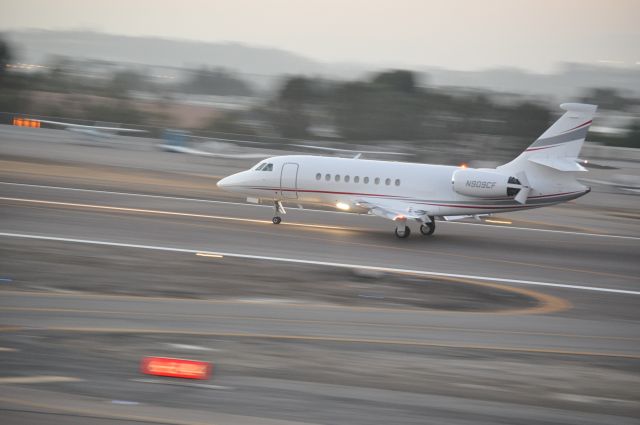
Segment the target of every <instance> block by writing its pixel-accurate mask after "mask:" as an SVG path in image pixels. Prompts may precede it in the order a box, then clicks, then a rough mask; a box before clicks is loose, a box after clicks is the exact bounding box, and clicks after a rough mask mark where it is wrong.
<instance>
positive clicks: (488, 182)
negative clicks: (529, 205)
mask: <svg viewBox="0 0 640 425" xmlns="http://www.w3.org/2000/svg"><path fill="white" fill-rule="evenodd" d="M451 183H453V190H455V191H456V192H457V193H459V194H461V195H467V196H475V197H478V198H497V197H501V196H516V195H517V194H518V192H520V189H521V188H522V184H521V183H520V180H518V179H517V178H515V177H511V176H508V175H506V174H501V173H498V172H496V171H485V170H474V169H463V170H457V171H455V172H454V173H453V178H452V180H451Z"/></svg>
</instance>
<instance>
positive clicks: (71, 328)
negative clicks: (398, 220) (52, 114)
mask: <svg viewBox="0 0 640 425" xmlns="http://www.w3.org/2000/svg"><path fill="white" fill-rule="evenodd" d="M0 130H2V129H0ZM5 130H6V129H5ZM13 130H14V129H9V130H6V132H5V133H4V138H3V139H0V140H2V145H1V150H0V155H2V156H0V161H2V163H3V164H4V165H5V166H4V167H3V170H0V178H1V181H0V223H1V225H0V233H1V234H0V240H1V241H2V242H3V245H4V249H5V252H6V253H8V254H11V255H5V256H4V257H5V258H11V259H12V263H11V264H8V263H5V264H3V265H2V273H3V274H2V276H0V280H2V279H4V280H2V281H3V284H2V290H1V292H0V293H1V294H2V296H1V297H0V312H1V313H0V314H1V316H0V317H1V320H0V325H2V326H3V328H2V333H1V334H0V348H4V349H5V350H2V349H0V358H3V364H5V365H7V366H5V367H3V373H2V375H4V376H7V377H14V376H30V377H33V376H35V377H36V378H34V382H33V383H31V384H15V383H6V384H4V383H3V381H2V377H0V391H1V393H0V408H1V409H4V410H5V412H7V414H8V415H9V414H10V415H11V416H9V417H11V418H12V419H11V420H12V421H14V422H15V423H37V421H38V417H39V416H38V415H44V417H46V418H47V421H48V422H57V423H72V422H71V421H77V422H78V423H82V418H85V419H86V420H87V421H89V422H92V423H103V422H104V423H114V422H116V423H133V422H135V421H138V422H140V421H141V422H151V423H265V424H266V423H285V422H284V421H291V422H292V423H293V422H296V423H363V424H364V423H367V424H370V423H381V424H382V423H461V424H462V423H498V422H503V423H581V424H582V423H594V424H597V423H634V421H635V419H636V418H637V417H638V416H639V415H640V408H639V405H638V398H637V389H638V388H640V327H639V326H638V325H639V323H638V321H639V319H640V314H639V313H638V305H639V302H638V301H639V300H640V286H639V285H638V275H639V272H640V266H639V265H638V260H640V257H639V252H640V250H639V248H640V229H639V226H637V218H636V214H637V206H638V203H637V202H638V201H637V199H638V198H636V197H634V196H630V195H620V194H613V193H606V192H602V193H598V192H596V193H593V194H592V196H591V195H590V196H591V199H586V198H585V200H584V201H582V200H578V201H577V202H575V203H572V204H569V205H565V206H558V207H551V208H548V209H544V210H539V211H531V212H522V213H518V214H514V215H504V216H500V217H496V220H497V221H498V223H495V224H493V225H487V224H474V223H438V227H437V230H436V235H434V236H433V237H429V238H427V237H422V236H419V235H417V233H418V232H415V233H414V235H415V236H414V235H412V237H411V238H409V239H407V240H398V239H396V238H395V237H394V236H393V235H392V225H390V223H389V222H387V221H385V220H381V219H378V218H375V217H371V216H358V215H354V214H344V213H335V212H328V211H316V210H309V209H306V210H297V209H289V210H288V214H287V215H286V216H284V222H283V224H281V225H279V226H275V225H273V224H271V221H270V218H271V214H272V211H271V208H270V207H265V206H255V205H248V204H244V203H243V202H242V200H241V199H237V198H231V197H229V196H228V195H226V194H222V193H220V192H218V191H217V190H216V189H215V180H216V178H217V176H220V175H224V174H228V173H229V172H233V170H234V169H237V168H239V167H243V166H245V164H244V163H243V162H240V161H238V162H233V161H232V162H230V163H229V162H227V163H219V162H216V161H212V162H211V163H208V164H207V163H203V162H201V161H200V160H198V161H197V162H196V163H192V162H190V161H189V160H188V159H185V158H184V157H182V156H179V157H178V159H177V160H174V158H176V156H175V155H171V154H167V153H162V152H157V151H155V150H154V149H153V148H152V147H151V145H148V144H145V142H141V141H136V143H139V144H136V145H131V146H134V147H133V148H132V147H131V146H125V147H123V146H118V147H116V148H114V147H104V146H103V147H96V146H91V145H89V146H87V145H86V144H78V143H75V142H69V141H66V140H65V139H64V138H60V139H59V140H58V139H55V138H53V140H58V142H56V143H57V144H56V143H54V142H51V139H47V140H45V139H39V138H38V137H36V136H34V135H37V134H38V133H35V132H30V133H29V137H26V136H24V135H22V136H21V137H22V138H18V137H16V135H15V133H14V132H13ZM1 134H3V133H2V132H0V135H1ZM55 135H56V136H57V137H61V136H60V134H59V132H56V133H55ZM52 145H55V146H56V147H59V148H60V149H54V151H55V152H57V153H55V154H54V156H55V158H53V159H52V158H47V157H46V154H43V153H42V152H43V151H47V150H49V151H51V149H52V148H51V146H52ZM38 146H40V147H41V148H42V149H40V150H38ZM44 147H46V149H44ZM61 151H62V152H65V155H66V156H64V155H62V156H61V154H60V152H61ZM129 154H130V155H129ZM100 155H101V156H102V159H103V162H104V164H103V165H102V166H98V165H95V163H96V162H98V161H99V160H100V159H99V156H100ZM118 158H126V159H124V160H123V162H119V161H118ZM106 164H108V165H106ZM165 165H166V166H165ZM101 167H102V168H101ZM93 169H95V170H96V172H95V173H93V172H92V170H93ZM163 182H164V183H166V184H164V183H163ZM612 200H613V201H614V202H612ZM500 223H511V224H500ZM16 252H20V253H21V254H20V255H16V254H15V253H16ZM198 254H200V256H198ZM203 254H204V255H203ZM170 262H176V263H186V264H188V267H189V271H188V272H184V273H183V274H179V275H178V274H175V275H174V274H172V273H171V272H170V271H168V272H167V270H166V268H161V267H160V265H159V264H164V263H170ZM225 262H226V263H225ZM228 263H233V264H234V267H241V268H242V267H244V268H246V269H247V270H253V271H254V273H255V274H254V275H252V276H253V279H256V280H257V281H258V286H259V285H260V283H261V284H262V285H264V286H268V285H270V284H271V285H274V286H278V285H280V282H278V281H280V280H285V281H286V280H292V281H294V282H295V280H296V279H300V280H302V278H301V277H300V276H301V275H305V273H311V274H312V275H313V278H312V280H315V281H317V285H315V286H314V287H313V289H309V290H308V293H307V294H300V293H296V292H295V291H291V290H286V291H285V290H284V289H278V290H277V291H280V292H277V291H276V292H277V294H276V295H277V296H271V295H270V296H269V297H261V296H260V295H259V294H255V291H256V289H255V288H256V286H255V284H256V282H251V284H252V285H254V286H251V287H249V286H248V282H245V281H243V280H242V279H237V281H236V284H237V286H238V288H235V289H236V291H237V292H234V293H233V294H232V295H228V296H220V295H219V294H217V295H215V296H214V295H206V293H197V294H196V293H190V294H189V295H185V294H182V295H175V294H171V293H168V292H167V293H164V294H162V293H161V294H158V293H153V295H152V296H146V297H145V296H140V295H144V291H145V290H144V289H143V288H145V286H143V282H142V280H141V278H142V277H143V276H145V279H149V280H150V281H151V282H153V279H157V281H158V285H160V284H162V285H163V286H162V287H163V288H164V287H166V286H164V285H167V284H169V285H171V283H172V282H175V284H174V286H175V288H176V289H180V287H181V286H182V287H184V288H190V287H193V286H194V285H195V284H196V280H198V282H200V281H202V280H203V279H204V282H207V281H208V280H207V279H208V278H207V276H210V284H211V285H212V286H215V285H217V283H216V282H217V280H216V274H218V275H219V276H220V277H221V276H222V274H223V273H228V270H227V269H224V265H225V264H228ZM276 263H277V269H275V268H270V267H272V266H270V264H276ZM127 264H128V265H129V266H128V268H125V267H127V266H126V265H127ZM154 265H155V266H154ZM273 267H276V266H273ZM302 267H306V268H304V269H303V268H302ZM35 269H38V270H35ZM129 270H136V273H132V274H130V276H131V278H130V279H129V280H127V277H126V276H127V273H126V272H128V271H129ZM225 270H227V271H225ZM233 270H236V269H233ZM260 270H263V271H264V279H260ZM8 271H10V274H9V273H8ZM196 271H197V273H198V275H197V277H196V276H195V274H191V272H193V273H195V272H196ZM234 273H237V272H235V271H234ZM354 273H355V274H354ZM47 274H48V275H49V276H47ZM330 274H331V275H332V276H333V275H337V276H339V277H340V279H343V281H344V286H349V285H352V286H353V287H354V288H358V290H357V291H356V292H354V294H357V295H354V296H355V297H356V300H355V301H354V300H350V299H347V298H348V296H349V295H348V294H349V292H340V293H339V294H338V293H337V292H336V296H335V297H334V298H333V299H326V298H320V297H319V296H318V295H316V294H315V292H317V293H318V294H319V293H322V292H323V284H324V283H326V285H327V292H332V291H334V289H332V288H334V287H335V288H338V287H339V286H340V285H339V284H338V285H336V286H332V285H333V283H331V285H330V284H329V280H330V278H329V275H330ZM256 275H257V277H255V276H256ZM109 276H113V279H112V280H110V279H109ZM203 276H204V277H203ZM354 276H365V277H364V278H362V277H361V278H356V277H354ZM381 276H385V278H386V279H387V280H388V281H390V282H391V283H388V284H386V285H387V286H384V287H383V286H382V285H381V283H378V284H377V285H378V288H377V289H376V282H381V279H382V278H381ZM394 276H397V278H396V279H397V281H398V282H397V284H398V285H400V280H401V278H400V277H401V276H402V279H405V278H408V277H410V278H412V279H415V282H412V283H411V284H412V285H414V289H413V290H411V286H409V287H408V288H409V289H408V291H409V292H411V291H413V296H414V297H417V296H420V297H424V296H433V297H436V292H433V293H431V294H429V292H428V291H430V290H433V291H435V287H436V285H435V282H436V281H437V282H438V284H439V285H440V286H439V287H441V286H442V282H445V281H446V282H448V283H450V284H451V285H469V287H470V288H471V287H474V288H476V287H477V288H478V291H479V292H478V293H475V292H472V291H470V292H469V294H468V296H469V301H468V302H469V303H471V302H472V299H471V298H472V297H474V296H480V295H479V294H480V292H481V291H484V292H482V294H484V295H483V296H486V297H488V298H491V299H493V300H494V304H495V303H504V306H503V308H496V307H495V305H493V304H492V307H491V308H487V309H486V310H485V311H475V312H469V311H461V310H460V309H455V308H451V307H442V308H437V306H433V305H432V306H430V307H429V308H422V307H420V306H418V305H413V306H408V305H404V304H400V303H399V302H398V301H397V300H398V299H400V298H398V296H397V295H395V293H394V292H393V288H392V287H393V285H394V283H393V280H394ZM305 277H306V278H309V276H305ZM333 278H334V277H332V279H333ZM65 279H66V280H68V281H69V282H70V283H73V288H72V289H70V288H69V286H68V285H65V283H64V282H65ZM358 279H365V280H364V281H363V280H358ZM367 279H368V280H367ZM430 279H435V280H430ZM443 279H444V280H443ZM167 282H168V283H167ZM403 282H404V281H403ZM430 282H431V283H430ZM83 283H84V287H85V288H86V289H83ZM98 283H100V285H98ZM405 283H406V282H405ZM405 283H403V284H405ZM107 284H108V285H107ZM145 284H148V283H145ZM137 285H139V286H140V290H139V291H137V292H135V294H137V295H138V296H132V295H123V294H130V293H131V292H126V291H127V288H129V287H134V288H135V287H136V286H137ZM389 285H390V286H389ZM418 285H420V290H421V291H423V290H424V291H427V292H425V293H423V292H418V289H417V288H418ZM430 286H431V287H433V288H430ZM243 288H245V289H243ZM278 288H280V286H278ZM363 288H364V289H363ZM425 288H426V289H425ZM238 294H240V295H238ZM363 294H364V295H365V296H364V297H361V296H360V295H363ZM392 294H393V297H396V298H393V297H392V296H391V295H392ZM505 294H506V295H505ZM509 294H512V297H513V298H514V301H513V302H515V298H516V297H527V300H529V301H526V300H525V301H521V302H520V301H519V302H520V304H518V306H517V307H509V302H510V301H509ZM405 295H406V294H405ZM405 295H403V296H405ZM437 296H442V294H440V293H438V294H437ZM447 296H453V295H451V294H448V295H447ZM455 296H456V297H459V296H460V295H459V294H458V295H455ZM496 300H498V301H496ZM458 301H459V302H460V303H461V304H464V296H462V298H460V299H458ZM522 303H524V304H522ZM514 305H515V304H514ZM170 344H173V345H170ZM185 347H192V348H185ZM193 347H199V348H195V349H194V348H193ZM154 353H155V354H158V355H160V354H174V355H179V356H181V357H189V356H191V357H198V358H206V359H211V360H213V361H214V362H215V363H216V365H217V366H216V367H217V368H219V369H220V374H219V375H216V376H215V377H214V380H213V381H212V382H210V384H211V385H214V386H216V387H215V388H214V387H211V388H205V387H197V386H189V384H185V385H187V386H186V387H185V386H176V384H177V383H176V382H174V381H166V380H164V381H162V380H160V381H153V380H152V381H140V379H141V378H143V377H141V376H140V375H139V374H138V373H137V362H138V361H139V359H140V357H141V356H142V355H149V354H154ZM39 376H45V377H46V376H62V377H70V378H73V379H75V380H72V381H68V382H62V381H60V382H57V381H56V382H46V379H45V380H44V381H38V378H37V377H39ZM7 382H10V381H7ZM114 400H115V401H116V403H113V401H114ZM119 400H120V401H124V402H125V403H118V402H117V401H119ZM129 402H131V403H129ZM65 415H67V416H65ZM105 421H106V422H105Z"/></svg>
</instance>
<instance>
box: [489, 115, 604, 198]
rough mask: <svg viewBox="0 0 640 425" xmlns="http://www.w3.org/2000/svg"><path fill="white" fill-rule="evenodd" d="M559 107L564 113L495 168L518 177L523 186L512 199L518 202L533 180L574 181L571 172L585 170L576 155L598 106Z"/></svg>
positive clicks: (524, 196)
mask: <svg viewBox="0 0 640 425" xmlns="http://www.w3.org/2000/svg"><path fill="white" fill-rule="evenodd" d="M560 107H561V108H562V109H564V110H565V111H566V112H565V113H564V115H562V116H561V117H560V118H559V119H558V120H557V121H556V122H555V123H554V124H553V125H552V126H551V127H549V129H547V131H545V132H544V133H543V134H542V136H540V137H538V139H537V140H536V141H535V142H533V143H532V144H531V146H529V147H528V148H527V149H526V150H525V151H524V152H522V153H521V154H520V155H519V156H518V157H517V158H516V159H514V160H513V161H511V162H509V163H508V164H505V165H502V166H500V167H498V168H497V169H498V170H499V171H502V172H508V173H510V174H511V175H515V176H517V178H518V179H519V180H520V182H521V183H522V186H523V188H522V190H521V191H520V193H518V196H516V198H515V199H516V201H518V202H520V203H522V204H524V203H526V200H527V197H528V195H529V193H530V192H531V190H532V189H533V188H535V186H536V184H540V185H542V184H543V183H545V185H546V184H547V183H548V182H549V181H550V180H555V181H558V182H560V181H563V182H568V181H575V172H580V171H586V169H585V168H584V167H583V166H582V165H580V163H579V162H580V160H579V158H578V157H579V155H580V150H581V149H582V145H583V143H584V140H585V138H586V136H587V132H588V131H589V127H590V126H591V122H592V120H593V117H594V115H595V113H596V109H597V108H598V107H597V106H596V105H588V104H584V103H563V104H562V105H560Z"/></svg>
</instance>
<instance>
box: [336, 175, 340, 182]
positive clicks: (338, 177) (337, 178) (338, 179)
mask: <svg viewBox="0 0 640 425" xmlns="http://www.w3.org/2000/svg"><path fill="white" fill-rule="evenodd" d="M336 181H337V182H339V181H340V174H336Z"/></svg>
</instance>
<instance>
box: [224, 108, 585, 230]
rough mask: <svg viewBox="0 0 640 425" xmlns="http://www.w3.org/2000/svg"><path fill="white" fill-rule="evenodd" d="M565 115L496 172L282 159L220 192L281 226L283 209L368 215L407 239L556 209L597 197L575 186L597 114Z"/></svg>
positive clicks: (232, 180) (574, 111) (227, 182)
mask: <svg viewBox="0 0 640 425" xmlns="http://www.w3.org/2000/svg"><path fill="white" fill-rule="evenodd" d="M560 107H561V108H562V109H563V110H565V111H566V112H565V113H564V114H563V115H562V116H561V117H560V118H559V119H558V120H557V121H556V122H555V123H554V124H553V125H552V126H551V127H549V129H547V130H546V131H545V132H544V133H543V134H542V135H541V136H540V137H539V138H538V139H537V140H536V141H534V142H533V144H531V146H529V147H528V148H527V149H526V150H525V151H524V152H522V153H521V154H520V155H519V156H518V157H517V158H515V159H514V160H512V161H511V162H509V163H507V164H504V165H501V166H499V167H496V168H466V167H458V166H446V165H431V164H416V163H405V162H391V161H377V160H375V161H374V160H366V159H361V158H360V157H359V156H357V157H356V158H336V157H324V156H315V155H287V156H276V157H272V158H269V159H266V160H264V161H261V162H260V163H259V164H257V165H256V166H255V167H253V168H252V169H250V170H246V171H242V172H240V173H237V174H233V175H231V176H228V177H225V178H223V179H222V180H220V181H219V182H218V187H220V188H221V189H223V190H225V191H229V192H236V193H240V194H243V195H245V196H247V199H248V200H249V201H253V202H260V201H262V200H264V201H269V202H273V205H274V216H273V223H274V224H280V222H281V221H282V218H281V215H282V214H285V213H286V211H285V209H284V207H283V202H291V203H295V204H300V203H306V202H309V203H322V204H331V205H335V207H336V208H338V209H341V210H351V209H364V210H366V211H368V213H369V214H373V215H376V216H380V217H383V218H386V219H389V220H392V221H393V222H395V226H396V227H395V235H396V236H397V237H399V238H406V237H408V236H409V234H410V233H411V229H410V228H409V226H408V225H407V222H409V221H415V222H417V223H419V225H420V232H421V233H422V234H423V235H426V236H428V235H431V234H433V232H434V231H435V228H436V224H435V223H436V220H450V219H459V218H463V217H479V216H483V215H490V214H493V213H504V212H509V211H521V210H525V209H530V208H540V207H545V206H549V205H555V204H558V203H561V202H566V201H569V200H572V199H576V198H579V197H581V196H583V195H585V194H587V193H589V191H590V190H591V189H590V188H589V187H587V186H584V185H583V184H581V183H579V182H578V181H577V180H576V175H577V173H580V172H584V171H586V168H584V167H583V166H582V165H580V162H581V160H580V159H579V153H580V150H581V148H582V144H583V142H584V140H585V137H586V135H587V132H588V130H589V126H590V125H591V122H592V119H593V117H594V115H595V112H596V109H597V106H596V105H588V104H580V103H564V104H562V105H560Z"/></svg>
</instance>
